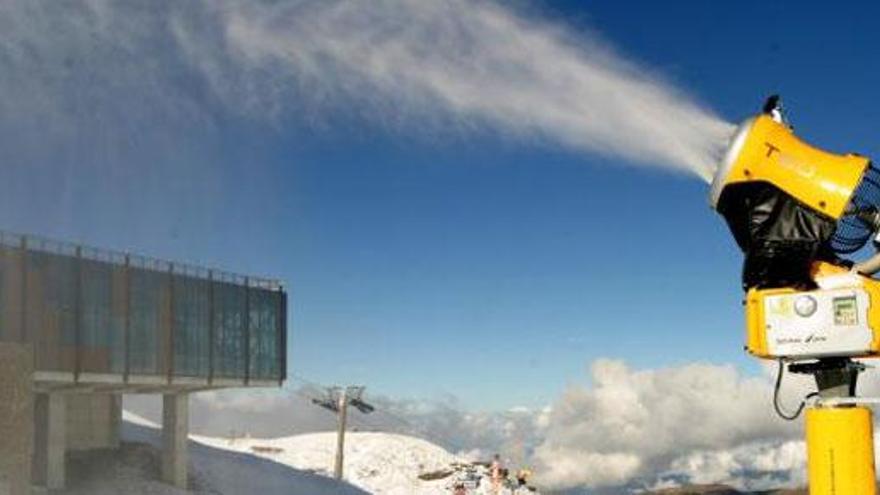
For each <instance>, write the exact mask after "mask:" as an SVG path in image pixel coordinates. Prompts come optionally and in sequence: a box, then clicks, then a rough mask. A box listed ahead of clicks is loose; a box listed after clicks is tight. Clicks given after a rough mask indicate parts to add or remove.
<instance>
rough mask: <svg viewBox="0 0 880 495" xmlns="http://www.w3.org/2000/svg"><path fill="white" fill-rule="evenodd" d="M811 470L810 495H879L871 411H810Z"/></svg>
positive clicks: (857, 408) (854, 408)
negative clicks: (877, 493) (877, 494)
mask: <svg viewBox="0 0 880 495" xmlns="http://www.w3.org/2000/svg"><path fill="white" fill-rule="evenodd" d="M807 466H808V471H809V483H810V495H843V494H853V495H856V494H858V495H875V494H876V481H875V475H874V442H873V424H872V420H871V410H870V409H868V408H867V407H846V406H832V407H811V408H810V409H808V410H807Z"/></svg>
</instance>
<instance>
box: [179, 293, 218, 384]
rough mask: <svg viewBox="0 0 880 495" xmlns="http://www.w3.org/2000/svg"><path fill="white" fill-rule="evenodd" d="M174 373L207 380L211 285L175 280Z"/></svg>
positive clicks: (208, 369) (208, 370)
mask: <svg viewBox="0 0 880 495" xmlns="http://www.w3.org/2000/svg"><path fill="white" fill-rule="evenodd" d="M173 285H174V328H173V334H174V374H175V375H177V376H190V377H207V376H208V374H209V372H210V365H209V362H208V359H209V356H210V340H209V339H210V337H211V334H210V326H209V325H210V317H211V315H210V303H211V301H210V290H211V283H210V282H208V281H206V280H201V279H197V278H193V277H186V276H182V277H175V278H174V282H173Z"/></svg>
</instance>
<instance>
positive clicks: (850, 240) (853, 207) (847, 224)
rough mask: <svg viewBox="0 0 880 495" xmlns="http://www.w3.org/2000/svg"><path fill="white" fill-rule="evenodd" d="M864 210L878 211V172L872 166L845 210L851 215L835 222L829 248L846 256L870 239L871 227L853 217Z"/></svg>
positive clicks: (879, 193) (879, 208)
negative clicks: (835, 226) (834, 229)
mask: <svg viewBox="0 0 880 495" xmlns="http://www.w3.org/2000/svg"><path fill="white" fill-rule="evenodd" d="M865 210H874V211H880V170H878V169H877V168H875V167H874V165H873V164H871V165H869V166H868V170H867V171H866V172H865V175H864V177H862V182H861V183H860V184H859V187H857V188H856V191H855V192H854V193H853V197H852V199H851V200H850V205H849V207H848V208H847V211H849V212H851V213H849V214H847V215H844V216H843V217H842V218H841V219H840V220H839V221H838V222H837V230H836V231H835V232H834V235H833V236H831V247H832V249H834V251H835V252H837V253H839V254H848V253H852V252H855V251H858V250H859V249H860V248H861V247H862V246H864V245H865V243H866V242H868V239H870V238H871V235H872V234H873V230H872V228H871V225H870V224H868V223H867V222H865V221H864V220H862V219H860V218H858V217H857V216H856V215H855V213H856V212H858V211H865Z"/></svg>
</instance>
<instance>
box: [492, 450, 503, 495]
mask: <svg viewBox="0 0 880 495" xmlns="http://www.w3.org/2000/svg"><path fill="white" fill-rule="evenodd" d="M503 470H504V467H503V466H502V465H501V456H500V455H498V454H495V457H494V458H492V464H491V465H490V466H489V477H490V479H491V480H492V493H494V494H496V495H497V494H499V493H501V485H502V483H503V481H504V476H503Z"/></svg>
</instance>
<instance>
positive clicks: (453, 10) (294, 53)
mask: <svg viewBox="0 0 880 495" xmlns="http://www.w3.org/2000/svg"><path fill="white" fill-rule="evenodd" d="M221 16H222V18H223V19H224V27H225V28H226V38H225V40H226V42H227V49H228V53H229V54H231V56H232V57H233V58H234V59H235V60H236V61H238V62H239V63H240V67H237V68H241V67H244V68H247V72H248V74H256V75H257V77H263V76H265V75H266V74H270V75H271V76H272V80H271V81H266V80H261V81H257V82H256V85H257V86H261V87H263V88H264V89H265V91H264V93H265V94H269V95H278V94H279V93H283V92H284V87H285V85H289V84H291V82H293V83H294V84H296V85H297V86H298V87H300V88H302V87H305V88H308V90H309V91H312V92H314V93H315V94H317V95H319V96H318V97H319V98H327V99H333V98H334V97H338V96H339V95H344V96H345V97H346V99H347V100H349V101H353V102H355V104H364V103H367V104H368V107H369V109H370V111H373V112H376V113H377V114H379V115H380V116H385V117H390V118H392V119H395V118H399V117H401V116H403V115H406V114H408V115H416V116H420V117H428V118H431V117H437V116H441V118H442V117H448V118H452V119H454V120H455V121H457V122H461V123H464V124H465V125H466V126H470V125H476V126H489V127H491V128H495V129H498V130H501V131H503V132H510V133H513V134H514V135H517V136H535V137H538V138H543V139H548V140H551V141H554V142H557V143H560V144H563V145H566V146H568V147H571V148H573V149H576V150H580V151H586V152H596V153H601V154H605V155H610V156H617V157H621V158H624V159H628V160H632V161H637V162H643V163H649V164H653V165H658V166H665V167H671V168H673V169H679V170H682V169H683V170H688V171H690V172H692V173H695V174H697V175H699V176H701V177H703V178H705V179H708V178H709V177H710V176H711V173H712V170H713V168H714V165H715V163H716V162H717V159H718V157H719V154H720V152H721V151H722V148H723V147H724V146H725V145H726V141H727V138H728V137H729V135H730V133H731V131H732V126H731V125H730V124H728V123H726V122H724V121H723V120H721V119H719V118H718V117H716V116H715V115H714V114H712V112H710V111H708V110H707V109H705V108H704V107H702V106H700V105H699V104H697V103H696V102H695V101H694V100H692V99H691V98H689V97H688V96H687V95H685V94H683V93H682V92H680V91H678V90H676V89H675V88H673V87H672V86H670V85H669V84H667V83H665V82H663V81H662V80H660V79H659V78H658V77H657V76H656V75H653V74H651V73H650V72H649V71H647V70H646V69H645V68H644V67H641V66H639V65H637V64H634V63H631V62H629V61H627V60H625V59H624V58H622V57H620V56H618V55H616V54H615V53H613V52H612V51H611V50H610V49H609V48H608V46H607V45H606V44H604V43H602V42H601V41H599V40H598V39H596V38H595V37H588V36H579V35H576V34H575V33H573V32H571V30H567V29H564V28H562V27H560V26H557V25H552V24H549V23H547V22H541V21H538V20H535V18H534V17H526V16H524V15H522V14H518V13H517V12H515V11H514V10H511V9H510V8H508V7H502V6H501V5H500V4H498V3H495V2H490V1H469V0H442V1H434V2H425V1H423V0H378V1H374V2H361V1H357V0H314V1H309V0H304V1H296V2H280V3H272V4H266V3H226V4H225V5H224V8H223V12H222V14H221ZM179 38H181V39H185V40H186V41H185V42H184V43H183V45H184V46H186V47H189V49H190V50H192V53H195V54H199V56H197V57H195V58H196V59H197V60H200V61H207V62H205V63H206V64H207V65H206V66H205V73H206V74H209V75H210V76H211V81H212V82H213V86H214V87H215V88H216V89H217V90H218V93H220V94H227V95H229V94H235V89H237V88H229V87H228V86H227V84H226V81H227V80H228V73H226V72H225V71H222V70H218V68H219V67H220V64H219V63H218V62H216V61H213V60H212V57H211V56H206V55H209V54H210V49H206V48H205V47H203V46H199V45H198V43H194V42H193V41H194V40H193V39H191V38H187V36H186V35H185V34H181V36H179ZM264 83H268V85H266V86H264V85H263V84H264Z"/></svg>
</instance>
